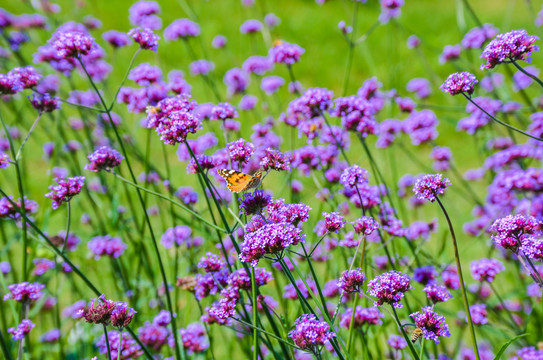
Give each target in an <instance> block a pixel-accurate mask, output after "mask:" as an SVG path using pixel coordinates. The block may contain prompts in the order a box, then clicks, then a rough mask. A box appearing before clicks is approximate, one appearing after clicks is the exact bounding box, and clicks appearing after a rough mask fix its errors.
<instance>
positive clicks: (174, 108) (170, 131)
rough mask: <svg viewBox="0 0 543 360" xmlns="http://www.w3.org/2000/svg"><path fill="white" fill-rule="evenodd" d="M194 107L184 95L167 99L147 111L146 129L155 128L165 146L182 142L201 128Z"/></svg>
mask: <svg viewBox="0 0 543 360" xmlns="http://www.w3.org/2000/svg"><path fill="white" fill-rule="evenodd" d="M195 107H196V103H195V102H194V101H193V100H190V98H189V97H188V96H186V95H176V96H174V97H168V98H166V99H164V100H161V101H160V102H158V104H157V105H156V107H149V108H148V109H147V121H148V123H147V127H149V128H155V130H156V132H157V134H158V135H160V140H162V141H164V143H165V144H167V145H175V144H177V143H180V142H184V141H185V140H186V139H187V136H188V134H194V133H195V132H197V131H198V130H199V129H201V127H202V122H201V119H200V117H199V116H198V115H197V114H196V113H195V111H194V109H195Z"/></svg>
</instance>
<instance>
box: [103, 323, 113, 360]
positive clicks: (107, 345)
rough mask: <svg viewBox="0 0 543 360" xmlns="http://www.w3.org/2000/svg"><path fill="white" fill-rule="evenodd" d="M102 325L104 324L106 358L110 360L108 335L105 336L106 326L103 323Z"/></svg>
mask: <svg viewBox="0 0 543 360" xmlns="http://www.w3.org/2000/svg"><path fill="white" fill-rule="evenodd" d="M103 326H104V336H105V338H106V347H107V358H108V359H109V360H111V349H110V347H109V337H108V336H107V326H106V324H103Z"/></svg>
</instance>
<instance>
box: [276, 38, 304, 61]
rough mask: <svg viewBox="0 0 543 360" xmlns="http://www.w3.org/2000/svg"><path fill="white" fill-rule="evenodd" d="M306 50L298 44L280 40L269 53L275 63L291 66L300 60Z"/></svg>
mask: <svg viewBox="0 0 543 360" xmlns="http://www.w3.org/2000/svg"><path fill="white" fill-rule="evenodd" d="M304 52H305V50H304V49H302V48H301V47H300V46H298V45H296V44H290V43H288V42H284V41H280V42H278V43H276V44H275V45H274V46H273V47H272V48H271V49H270V51H269V53H268V54H269V56H270V58H271V59H272V61H273V62H274V63H276V64H285V65H289V66H290V65H293V64H294V63H297V62H298V61H300V57H301V56H302V55H303V53H304Z"/></svg>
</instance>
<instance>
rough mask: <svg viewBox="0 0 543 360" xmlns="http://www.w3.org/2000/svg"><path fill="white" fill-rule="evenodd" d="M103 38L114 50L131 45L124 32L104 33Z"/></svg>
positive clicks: (112, 31) (110, 31)
mask: <svg viewBox="0 0 543 360" xmlns="http://www.w3.org/2000/svg"><path fill="white" fill-rule="evenodd" d="M102 37H103V38H104V40H105V41H107V42H108V43H109V44H110V45H111V46H113V47H114V48H121V47H124V46H127V45H128V44H130V38H129V37H128V35H126V33H124V32H120V31H116V30H109V31H106V32H105V33H103V34H102Z"/></svg>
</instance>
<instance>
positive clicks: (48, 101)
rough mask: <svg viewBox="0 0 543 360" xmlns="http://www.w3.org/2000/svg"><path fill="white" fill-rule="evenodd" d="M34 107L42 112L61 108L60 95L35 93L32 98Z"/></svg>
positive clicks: (31, 101)
mask: <svg viewBox="0 0 543 360" xmlns="http://www.w3.org/2000/svg"><path fill="white" fill-rule="evenodd" d="M30 103H31V104H32V107H33V108H34V109H36V110H38V112H40V113H48V112H53V111H54V110H56V109H60V98H59V97H58V96H51V95H49V94H47V93H46V94H43V95H40V94H34V95H32V99H31V100H30Z"/></svg>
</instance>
